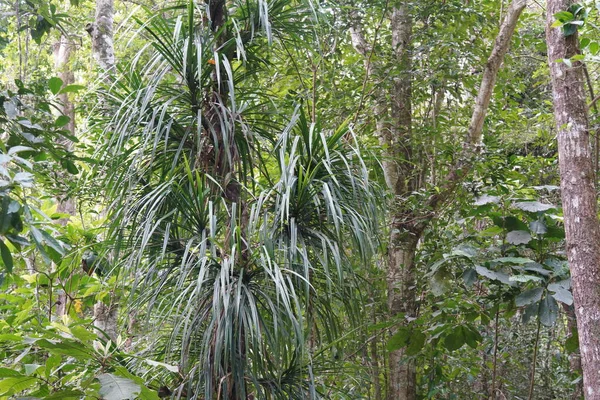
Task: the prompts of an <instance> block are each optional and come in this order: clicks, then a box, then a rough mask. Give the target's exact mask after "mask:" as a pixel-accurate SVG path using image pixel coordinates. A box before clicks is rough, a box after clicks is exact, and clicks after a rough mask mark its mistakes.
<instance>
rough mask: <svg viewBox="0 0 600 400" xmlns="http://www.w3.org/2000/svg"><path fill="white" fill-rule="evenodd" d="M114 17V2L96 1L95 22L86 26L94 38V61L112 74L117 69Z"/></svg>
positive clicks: (110, 0)
mask: <svg viewBox="0 0 600 400" xmlns="http://www.w3.org/2000/svg"><path fill="white" fill-rule="evenodd" d="M113 16H114V3H113V0H96V18H95V21H94V22H92V23H91V24H88V25H87V26H86V30H87V31H88V33H89V34H90V36H91V37H92V53H93V56H94V59H95V60H96V62H97V63H98V66H99V67H100V68H101V69H102V70H103V71H104V72H105V73H110V72H112V71H113V69H114V68H115V46H114V42H113V32H114V30H113V24H114V23H113Z"/></svg>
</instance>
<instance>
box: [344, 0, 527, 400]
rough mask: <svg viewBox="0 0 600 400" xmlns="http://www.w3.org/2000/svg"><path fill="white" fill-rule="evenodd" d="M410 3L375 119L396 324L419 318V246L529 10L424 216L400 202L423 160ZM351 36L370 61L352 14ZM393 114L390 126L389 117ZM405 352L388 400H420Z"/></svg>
mask: <svg viewBox="0 0 600 400" xmlns="http://www.w3.org/2000/svg"><path fill="white" fill-rule="evenodd" d="M410 4H411V3H410V2H408V1H401V2H399V3H398V4H397V5H396V6H395V7H394V9H393V10H392V14H391V19H390V25H391V31H392V49H393V52H394V56H395V62H396V63H398V65H399V71H400V74H399V75H398V76H397V77H395V78H394V81H393V84H392V91H391V96H390V97H391V102H390V103H389V107H388V104H387V103H386V102H385V101H386V96H385V95H382V94H381V93H380V92H379V90H380V89H378V91H377V94H378V96H377V97H378V101H377V103H376V108H375V114H376V118H377V121H376V122H377V135H378V137H379V142H380V144H381V145H382V147H383V148H384V149H385V151H384V154H383V157H382V158H383V169H384V175H385V181H386V184H387V186H388V188H389V189H390V191H391V192H392V193H393V194H394V198H395V199H396V201H395V202H394V204H393V205H392V207H391V210H390V215H389V218H390V221H391V224H390V228H391V233H390V241H389V244H388V254H387V287H388V308H389V313H390V316H391V317H392V318H394V317H396V316H398V315H399V314H404V316H408V317H414V316H416V311H417V310H416V306H417V304H416V281H415V273H416V271H415V254H416V250H417V244H418V242H419V239H420V238H421V236H422V234H423V231H424V230H425V228H426V227H427V224H428V222H429V221H430V220H431V219H432V218H433V217H434V215H435V212H436V211H437V210H438V209H439V208H440V207H441V206H443V205H444V204H445V203H446V202H447V201H448V200H449V198H450V197H451V195H452V194H453V193H454V191H455V189H456V187H457V186H458V185H459V184H460V182H462V180H463V179H464V178H465V177H466V175H467V174H468V172H469V171H470V170H471V168H472V166H473V163H474V162H475V160H476V158H475V157H474V155H476V154H477V152H474V150H478V149H479V148H480V147H481V146H480V144H481V139H482V132H483V122H484V120H485V115H486V112H487V109H488V106H489V103H490V99H491V95H492V92H493V88H494V84H495V81H496V76H497V74H498V70H499V69H500V66H501V64H502V61H503V59H504V55H505V54H506V52H507V51H508V48H509V46H510V42H511V38H512V35H513V33H514V30H515V27H516V25H517V22H518V19H519V16H520V15H521V12H522V11H523V9H524V8H525V6H526V4H527V0H513V2H512V3H511V5H510V7H509V9H508V10H507V13H506V17H505V18H504V21H503V23H502V25H501V27H500V31H499V33H498V36H497V37H496V40H495V43H494V47H493V49H492V53H491V55H490V57H489V59H488V61H487V63H486V65H485V69H484V73H483V77H482V83H481V88H480V90H479V92H478V95H477V99H476V104H475V107H474V110H473V115H472V118H471V124H470V126H469V132H468V135H467V138H466V140H465V144H464V149H463V152H464V155H465V156H463V157H459V159H460V161H459V162H458V163H457V164H456V165H455V166H453V167H452V168H451V171H450V173H449V174H448V175H447V176H446V177H445V180H444V182H443V185H442V187H441V189H440V190H439V191H436V192H435V194H433V195H432V196H431V197H430V198H429V199H428V200H427V202H426V204H424V207H423V208H422V210H413V209H411V210H407V209H405V208H404V206H403V204H402V203H401V201H402V200H403V199H404V198H405V197H406V196H409V195H410V194H411V193H412V192H413V191H415V190H417V189H419V186H420V185H421V184H422V180H420V179H419V178H420V175H421V170H422V169H423V168H424V166H422V167H420V168H419V167H417V168H415V165H420V164H422V163H423V162H424V160H422V159H420V158H419V155H418V153H419V152H418V151H414V149H413V143H414V142H415V140H414V138H413V137H412V59H411V48H410V47H411V38H412V25H413V23H412V17H411V9H410V8H411V6H410ZM351 22H352V23H351V27H350V36H351V40H352V44H353V46H354V48H355V49H356V51H357V52H358V53H359V54H361V55H363V56H364V57H367V56H368V53H369V52H370V51H371V47H370V46H369V44H368V42H367V41H366V40H365V39H364V37H363V32H362V29H361V26H360V23H358V21H357V12H356V11H355V12H354V13H352V12H351ZM367 67H368V68H367V71H366V73H367V74H368V75H369V74H371V73H372V71H373V70H374V69H375V67H372V66H369V65H368V63H367ZM388 111H389V112H390V114H391V118H390V121H391V124H390V123H389V122H388V119H387V113H388ZM404 355H405V351H404V349H400V350H396V351H392V352H390V354H389V360H388V361H389V379H388V391H387V398H388V399H389V400H413V399H416V368H415V367H416V366H415V364H414V362H413V361H412V360H408V359H406V357H405V356H404Z"/></svg>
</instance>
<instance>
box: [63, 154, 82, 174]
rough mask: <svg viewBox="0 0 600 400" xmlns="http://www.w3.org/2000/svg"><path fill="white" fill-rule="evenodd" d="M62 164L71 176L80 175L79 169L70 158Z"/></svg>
mask: <svg viewBox="0 0 600 400" xmlns="http://www.w3.org/2000/svg"><path fill="white" fill-rule="evenodd" d="M61 164H62V166H63V167H64V168H65V169H66V170H67V171H68V172H69V173H70V174H73V175H77V174H78V173H79V169H78V168H77V166H76V165H75V163H74V162H73V161H71V160H69V159H68V158H65V159H63V160H62V162H61Z"/></svg>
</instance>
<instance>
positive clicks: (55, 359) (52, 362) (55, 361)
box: [44, 354, 62, 378]
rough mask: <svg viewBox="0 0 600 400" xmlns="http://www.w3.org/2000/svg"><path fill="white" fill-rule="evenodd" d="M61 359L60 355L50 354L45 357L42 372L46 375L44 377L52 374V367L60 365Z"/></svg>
mask: <svg viewBox="0 0 600 400" xmlns="http://www.w3.org/2000/svg"><path fill="white" fill-rule="evenodd" d="M61 361H62V357H61V356H60V355H58V354H50V356H49V357H48V359H46V367H45V372H44V375H45V376H46V378H49V377H51V376H52V374H53V372H54V369H55V368H56V367H58V366H59V365H60V363H61Z"/></svg>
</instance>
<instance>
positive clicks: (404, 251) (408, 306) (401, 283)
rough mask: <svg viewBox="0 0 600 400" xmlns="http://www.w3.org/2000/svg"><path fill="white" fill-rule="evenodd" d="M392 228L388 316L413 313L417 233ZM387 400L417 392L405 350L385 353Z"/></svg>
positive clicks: (401, 399) (411, 396)
mask: <svg viewBox="0 0 600 400" xmlns="http://www.w3.org/2000/svg"><path fill="white" fill-rule="evenodd" d="M400 229H402V227H396V226H393V227H392V233H391V235H390V243H389V248H388V271H387V286H388V309H389V312H390V314H391V315H392V316H397V315H398V314H400V313H404V315H405V316H406V317H414V316H415V315H416V295H415V293H416V292H415V290H416V283H415V264H414V262H415V253H416V250H417V243H418V241H419V238H420V236H421V235H420V233H416V234H411V233H407V232H401V231H400ZM389 364H390V365H389V368H390V378H389V381H388V385H389V386H388V393H387V398H388V400H414V399H416V395H417V381H416V378H417V375H416V368H415V363H414V361H413V360H408V359H406V357H405V349H404V348H402V349H399V350H395V351H391V352H390V354H389Z"/></svg>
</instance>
